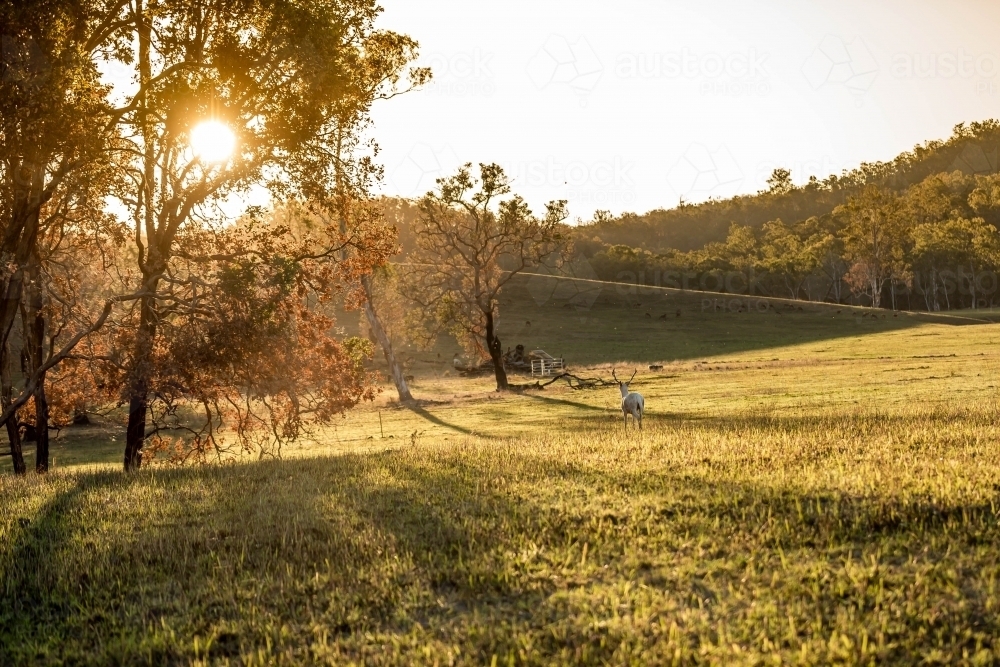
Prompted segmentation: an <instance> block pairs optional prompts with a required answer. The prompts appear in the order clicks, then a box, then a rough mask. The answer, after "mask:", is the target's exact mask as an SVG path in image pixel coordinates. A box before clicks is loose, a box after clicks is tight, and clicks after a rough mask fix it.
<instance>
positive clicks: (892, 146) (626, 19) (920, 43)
mask: <svg viewBox="0 0 1000 667" xmlns="http://www.w3.org/2000/svg"><path fill="white" fill-rule="evenodd" d="M382 4H383V6H384V7H385V13H384V14H383V17H382V19H381V20H380V25H381V27H384V28H390V29H393V30H396V31H399V32H405V33H407V34H409V35H411V36H412V37H414V38H415V39H417V40H418V41H419V42H420V44H421V54H422V55H421V60H420V64H426V65H430V66H431V67H432V68H433V69H434V70H435V82H434V83H433V84H432V85H430V86H429V87H427V88H426V89H424V90H421V91H418V92H414V93H411V94H408V95H405V96H403V97H401V98H396V99H393V100H390V101H387V102H384V103H382V104H381V105H380V106H378V107H377V108H376V110H375V129H374V136H375V138H376V140H377V141H378V142H379V144H380V145H381V147H382V153H381V155H380V161H381V162H382V163H383V164H384V165H385V168H386V179H385V183H384V187H383V192H385V193H386V194H395V195H402V196H419V195H421V194H423V193H424V192H426V191H427V190H428V189H430V188H432V187H433V186H434V179H435V178H436V177H439V176H441V175H445V174H449V173H453V172H454V170H455V168H456V167H457V166H458V165H460V164H462V163H464V162H472V163H478V162H497V163H500V164H501V165H504V166H505V167H506V168H507V172H508V174H509V175H510V176H512V177H513V179H514V189H515V191H516V192H518V193H519V194H521V195H522V196H523V197H525V199H527V200H528V202H529V203H530V204H531V205H532V207H533V208H534V209H536V211H538V212H540V211H541V210H542V207H543V204H544V202H546V201H548V200H550V199H567V200H569V207H570V212H571V215H572V217H574V218H576V217H580V218H582V219H584V220H587V219H589V218H590V217H591V215H592V213H593V211H594V210H596V209H608V210H611V211H612V212H613V213H621V212H622V211H636V212H645V211H647V210H650V209H654V208H660V207H663V208H671V207H673V206H675V205H676V204H677V203H678V201H679V198H680V197H683V198H684V199H685V200H686V201H692V202H694V201H702V200H704V199H706V198H708V197H727V196H731V195H733V194H737V193H751V192H756V191H757V190H760V189H762V188H764V187H765V181H766V179H767V177H768V176H769V175H770V172H771V170H772V169H773V168H774V167H776V166H781V167H785V168H789V169H791V170H792V175H793V178H794V180H795V181H796V182H800V183H801V182H805V181H806V180H807V179H808V177H809V176H810V175H812V174H815V175H817V176H819V177H825V176H828V175H829V174H831V173H839V172H840V171H842V170H843V169H851V168H854V167H856V166H858V164H859V163H861V162H862V161H875V160H888V159H891V158H893V157H895V156H896V155H897V154H898V153H900V152H902V151H904V150H908V149H910V148H912V147H913V146H914V144H917V143H922V142H923V141H925V140H928V139H944V138H947V137H948V136H949V135H950V134H951V130H952V127H953V126H954V125H955V124H957V123H960V122H963V121H966V122H968V121H974V120H983V119H986V118H991V117H1000V41H998V40H997V29H998V28H1000V2H997V0H949V1H948V2H945V1H943V0H847V1H843V0H839V1H832V0H819V1H817V0H756V1H755V0H700V1H686V0H662V1H653V0H645V1H640V0H631V1H628V0H625V1H619V2H597V1H594V0H573V1H572V2H570V1H564V0H558V1H556V0H549V1H544V0H533V1H527V0H505V1H504V2H482V1H475V0H464V1H458V0H382Z"/></svg>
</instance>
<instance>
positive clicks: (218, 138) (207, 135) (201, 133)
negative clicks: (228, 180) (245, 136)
mask: <svg viewBox="0 0 1000 667" xmlns="http://www.w3.org/2000/svg"><path fill="white" fill-rule="evenodd" d="M235 147H236V136H235V135H233V131H232V130H230V129H229V128H228V127H226V126H225V125H224V124H223V123H220V122H219V121H217V120H207V121H205V122H204V123H200V124H198V125H196V126H195V128H194V129H193V130H191V148H192V149H193V150H194V154H195V155H197V156H198V157H199V158H201V160H202V162H206V163H210V164H211V163H218V162H225V161H226V160H228V159H229V157H230V156H231V155H232V154H233V149H234V148H235Z"/></svg>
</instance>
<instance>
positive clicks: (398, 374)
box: [361, 276, 413, 403]
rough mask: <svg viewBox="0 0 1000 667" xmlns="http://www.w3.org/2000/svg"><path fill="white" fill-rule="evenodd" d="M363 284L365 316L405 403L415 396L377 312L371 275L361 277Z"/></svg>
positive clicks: (398, 392)
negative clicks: (373, 299) (411, 392)
mask: <svg viewBox="0 0 1000 667" xmlns="http://www.w3.org/2000/svg"><path fill="white" fill-rule="evenodd" d="M361 286H362V287H363V288H364V290H365V317H367V318H368V328H370V329H371V330H372V333H373V334H375V338H376V339H377V340H378V344H379V345H381V346H382V354H384V355H385V361H386V363H387V364H389V372H390V373H391V374H392V381H393V384H395V385H396V393H397V394H398V395H399V400H400V402H401V403H405V402H408V401H412V400H413V396H412V395H411V394H410V388H409V386H407V384H406V377H405V376H404V375H403V367H402V365H401V364H400V363H399V360H398V359H396V353H395V352H394V351H393V349H392V341H391V340H389V335H388V334H387V333H386V331H385V327H383V326H382V321H381V320H380V319H379V317H378V313H377V312H375V303H374V302H373V301H372V285H371V276H362V277H361Z"/></svg>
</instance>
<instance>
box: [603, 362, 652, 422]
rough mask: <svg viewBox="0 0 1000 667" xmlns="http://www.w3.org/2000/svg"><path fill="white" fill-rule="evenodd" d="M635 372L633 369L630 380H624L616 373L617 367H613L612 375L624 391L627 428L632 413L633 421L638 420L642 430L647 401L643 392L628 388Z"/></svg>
mask: <svg viewBox="0 0 1000 667" xmlns="http://www.w3.org/2000/svg"><path fill="white" fill-rule="evenodd" d="M635 373H636V372H635V371H632V377H630V378H629V379H628V382H622V381H621V380H619V379H618V376H617V375H615V369H613V368H612V369H611V377H613V378H614V379H615V382H617V383H618V389H619V390H620V391H621V392H622V418H623V419H625V430H628V416H629V415H632V421H633V422H638V424H639V430H640V431H641V430H642V412H643V410H645V409H646V401H644V400H643V398H642V394H638V393H636V392H634V391H629V390H628V385H629V382H631V381H632V380H633V378H635Z"/></svg>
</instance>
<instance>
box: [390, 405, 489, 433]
mask: <svg viewBox="0 0 1000 667" xmlns="http://www.w3.org/2000/svg"><path fill="white" fill-rule="evenodd" d="M405 407H406V408H407V409H408V410H410V411H412V412H413V413H414V414H417V415H419V416H420V417H423V418H424V419H426V420H427V421H429V422H431V423H432V424H437V425H438V426H443V427H444V428H448V429H451V430H453V431H458V432H459V433H464V434H465V435H473V436H476V437H479V438H485V439H487V440H494V439H497V437H496V436H493V435H489V434H486V433H480V432H478V431H473V430H472V429H470V428H466V427H464V426H459V425H457V424H452V423H451V422H446V421H445V420H443V419H441V418H440V417H438V416H437V415H435V414H433V413H432V412H429V411H428V410H425V409H424V408H423V407H421V406H419V405H413V404H406V405H405Z"/></svg>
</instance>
